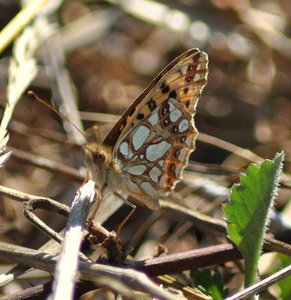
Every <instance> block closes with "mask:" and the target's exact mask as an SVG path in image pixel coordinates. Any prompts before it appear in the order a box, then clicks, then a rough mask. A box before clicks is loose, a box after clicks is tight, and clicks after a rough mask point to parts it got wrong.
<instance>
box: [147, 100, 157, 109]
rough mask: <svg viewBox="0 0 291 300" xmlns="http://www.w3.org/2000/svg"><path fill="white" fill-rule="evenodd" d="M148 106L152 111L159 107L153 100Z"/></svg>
mask: <svg viewBox="0 0 291 300" xmlns="http://www.w3.org/2000/svg"><path fill="white" fill-rule="evenodd" d="M147 105H148V107H149V109H150V111H153V110H155V109H156V107H157V104H156V102H155V101H154V100H153V99H151V100H150V101H149V102H148V103H147Z"/></svg>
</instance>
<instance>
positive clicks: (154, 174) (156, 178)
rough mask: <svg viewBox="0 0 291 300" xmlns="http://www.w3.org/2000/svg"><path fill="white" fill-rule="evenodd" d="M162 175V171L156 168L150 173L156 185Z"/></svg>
mask: <svg viewBox="0 0 291 300" xmlns="http://www.w3.org/2000/svg"><path fill="white" fill-rule="evenodd" d="M161 174H162V171H161V170H160V169H159V168H158V167H156V166H154V167H153V168H151V170H150V171H149V176H150V178H151V180H152V181H153V182H156V183H157V182H158V181H159V176H160V175H161Z"/></svg>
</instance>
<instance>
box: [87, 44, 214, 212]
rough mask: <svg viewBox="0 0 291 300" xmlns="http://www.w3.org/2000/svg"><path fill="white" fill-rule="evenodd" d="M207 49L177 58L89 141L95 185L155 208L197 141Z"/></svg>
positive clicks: (89, 157)
mask: <svg viewBox="0 0 291 300" xmlns="http://www.w3.org/2000/svg"><path fill="white" fill-rule="evenodd" d="M207 66H208V58H207V54H206V53H204V52H201V51H199V50H198V49H191V50H188V51H187V52H185V53H183V54H181V55H180V56H178V57H177V58H176V59H175V60H173V61H172V62H171V63H170V64H169V65H168V66H167V67H166V68H165V69H164V70H163V71H162V72H161V73H160V74H159V75H158V76H157V77H156V78H155V79H154V80H153V82H152V83H151V84H150V85H149V86H148V87H147V88H146V89H145V91H144V92H143V93H142V94H141V95H140V96H139V97H138V98H137V99H136V100H135V101H134V102H133V104H132V105H131V106H130V107H129V108H128V110H127V111H126V112H125V113H124V114H123V116H122V117H121V119H120V120H119V121H118V122H117V124H116V125H115V126H114V127H113V129H112V130H111V132H110V133H109V135H108V136H107V137H106V138H105V140H104V142H103V144H101V145H99V144H89V145H87V146H86V147H85V153H86V161H87V165H88V167H89V169H90V171H91V174H92V177H93V179H94V180H95V181H96V184H97V186H98V187H99V188H100V189H102V188H103V187H104V186H108V187H109V188H110V189H111V190H112V191H114V192H115V191H118V190H121V191H124V192H126V193H127V194H128V195H131V196H133V197H134V198H136V199H137V200H139V201H140V202H142V203H144V204H145V205H147V206H148V207H151V208H156V207H157V206H158V199H160V198H164V197H166V196H167V195H168V194H169V193H170V192H171V191H172V190H173V189H174V187H175V185H176V183H177V182H179V181H180V180H181V178H182V173H183V170H184V168H185V166H186V165H187V163H188V158H189V155H190V154H191V152H192V151H193V150H194V147H195V139H196V135H197V130H196V127H195V125H194V115H195V113H196V105H197V101H198V99H199V97H200V94H201V92H202V89H203V88H204V86H205V85H206V82H207V73H208V68H207Z"/></svg>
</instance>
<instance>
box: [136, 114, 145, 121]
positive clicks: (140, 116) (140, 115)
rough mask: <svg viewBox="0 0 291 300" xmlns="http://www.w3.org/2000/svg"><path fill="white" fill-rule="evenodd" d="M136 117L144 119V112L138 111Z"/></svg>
mask: <svg viewBox="0 0 291 300" xmlns="http://www.w3.org/2000/svg"><path fill="white" fill-rule="evenodd" d="M136 118H137V119H138V120H142V119H143V118H144V114H142V113H138V114H137V116H136Z"/></svg>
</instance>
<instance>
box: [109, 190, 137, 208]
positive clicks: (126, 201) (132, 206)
mask: <svg viewBox="0 0 291 300" xmlns="http://www.w3.org/2000/svg"><path fill="white" fill-rule="evenodd" d="M113 194H114V195H115V196H116V197H117V198H119V199H121V200H122V201H124V202H125V204H127V205H128V206H130V207H131V208H133V209H135V208H136V206H135V205H134V204H132V203H131V202H129V201H128V200H127V199H125V198H124V197H123V196H122V195H120V194H119V193H117V192H114V193H113Z"/></svg>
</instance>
